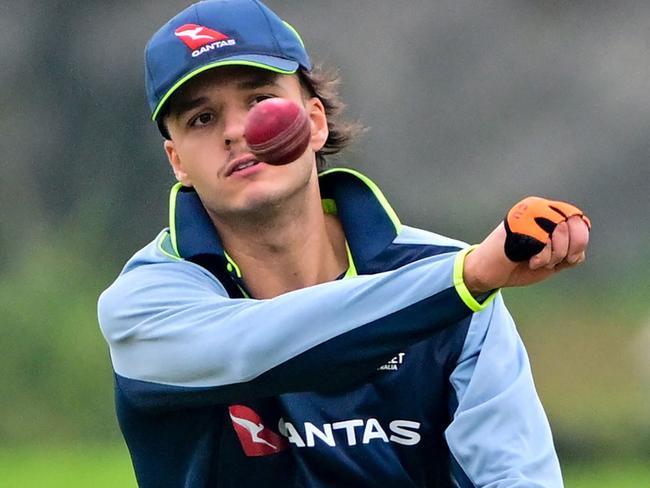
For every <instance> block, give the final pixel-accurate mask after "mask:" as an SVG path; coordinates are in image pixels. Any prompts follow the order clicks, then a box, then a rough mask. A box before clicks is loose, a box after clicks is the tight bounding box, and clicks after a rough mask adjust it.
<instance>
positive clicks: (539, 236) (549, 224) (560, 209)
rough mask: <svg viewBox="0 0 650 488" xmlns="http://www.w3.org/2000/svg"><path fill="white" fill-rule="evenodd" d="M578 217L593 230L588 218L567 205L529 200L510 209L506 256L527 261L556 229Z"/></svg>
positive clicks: (538, 250) (507, 223) (539, 199)
mask: <svg viewBox="0 0 650 488" xmlns="http://www.w3.org/2000/svg"><path fill="white" fill-rule="evenodd" d="M574 215H579V216H580V217H582V219H583V220H584V221H585V223H586V224H587V227H589V229H591V222H590V221H589V218H588V217H587V216H586V215H585V214H584V213H583V212H582V210H580V209H579V208H578V207H574V206H573V205H571V204H569V203H565V202H559V201H553V200H547V199H545V198H540V197H527V198H524V199H523V200H522V201H521V202H519V203H518V204H516V205H515V206H514V207H512V208H511V209H510V211H509V212H508V215H506V218H505V219H504V221H503V223H504V225H505V228H506V242H505V253H506V256H507V257H508V259H510V260H511V261H514V262H520V261H527V260H528V259H530V258H532V257H533V256H534V255H535V254H537V253H539V252H540V251H541V250H542V249H544V246H546V244H547V243H548V242H549V239H550V238H551V234H552V233H553V231H554V230H555V227H556V226H557V225H558V224H559V223H561V222H564V221H566V220H567V219H568V218H569V217H573V216H574Z"/></svg>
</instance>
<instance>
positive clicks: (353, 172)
mask: <svg viewBox="0 0 650 488" xmlns="http://www.w3.org/2000/svg"><path fill="white" fill-rule="evenodd" d="M337 172H339V173H341V172H342V173H350V174H351V175H354V176H356V177H357V178H359V179H360V180H361V181H363V182H364V183H365V184H366V185H367V186H368V188H370V189H371V190H372V192H373V193H374V194H375V197H376V198H377V200H379V203H381V206H382V207H384V210H385V211H386V213H387V214H388V217H389V218H390V220H391V222H393V225H394V226H395V231H396V232H397V233H398V234H399V233H400V232H401V230H402V223H401V222H400V221H399V217H397V214H396V213H395V210H393V207H391V206H390V203H388V200H386V197H385V196H384V194H383V193H382V192H381V190H380V189H379V187H378V186H377V185H376V184H375V183H374V182H373V181H372V180H371V179H370V178H368V177H367V176H365V175H363V174H361V173H359V172H358V171H356V170H354V169H350V168H332V169H328V170H326V171H323V172H322V173H320V174H319V176H325V175H328V174H331V173H337Z"/></svg>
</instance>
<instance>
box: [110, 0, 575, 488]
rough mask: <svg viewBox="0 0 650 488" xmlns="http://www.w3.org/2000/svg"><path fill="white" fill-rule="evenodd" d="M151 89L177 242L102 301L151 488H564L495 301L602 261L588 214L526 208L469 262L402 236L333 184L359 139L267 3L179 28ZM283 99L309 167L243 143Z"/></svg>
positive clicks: (150, 49)
mask: <svg viewBox="0 0 650 488" xmlns="http://www.w3.org/2000/svg"><path fill="white" fill-rule="evenodd" d="M146 76H147V94H148V97H149V102H150V106H151V109H152V112H153V119H154V120H155V121H157V122H158V124H159V127H160V128H161V131H162V133H163V135H164V136H165V139H166V140H165V142H164V148H165V152H166V154H167V157H168V159H169V162H170V163H171V166H172V168H173V171H174V174H175V176H176V178H177V179H178V181H179V183H178V184H177V185H176V186H175V187H174V188H173V189H172V192H171V198H170V226H169V228H168V229H165V230H163V232H162V233H161V234H160V235H159V236H158V237H157V238H156V239H155V240H154V241H153V242H152V243H151V244H149V245H148V246H146V247H145V248H144V249H142V250H141V251H139V252H138V253H137V254H136V255H135V256H134V257H133V258H132V259H131V260H129V262H128V263H127V265H126V266H125V268H124V270H123V271H122V273H121V274H120V276H119V277H118V278H117V280H116V281H115V282H114V283H113V284H112V285H111V286H110V287H109V288H108V289H107V290H106V291H105V292H104V293H103V294H102V296H101V297H100V301H99V321H100V325H101V328H102V331H103V333H104V335H105V337H106V339H107V341H108V343H109V346H110V352H111V359H112V363H113V368H114V371H115V379H116V409H117V415H118V419H119V422H120V427H121V429H122V432H123V434H124V437H125V439H126V442H127V445H128V447H129V450H130V453H131V457H132V460H133V463H134V467H135V472H136V476H137V478H138V482H139V484H140V486H143V487H181V486H185V487H209V486H219V487H227V486H232V487H259V486H265V487H266V486H282V487H286V486H302V487H406V486H413V487H424V486H428V487H447V486H462V487H465V486H471V487H474V486H491V487H498V486H508V487H515V486H517V487H524V486H525V487H545V488H549V487H558V486H561V485H562V480H561V475H560V470H559V465H558V461H557V457H556V455H555V451H554V448H553V443H552V438H551V433H550V429H549V426H548V422H547V420H546V417H545V414H544V412H543V410H542V407H541V405H540V402H539V400H538V397H537V394H536V392H535V389H534V386H533V382H532V378H531V373H530V368H529V364H528V360H527V357H526V353H525V350H524V348H523V345H522V343H521V341H520V339H519V337H518V335H517V332H516V330H515V327H514V324H513V322H512V320H511V318H510V316H509V314H508V312H507V310H506V309H505V307H504V305H503V301H502V299H501V297H500V296H499V294H498V293H496V292H494V291H493V290H495V289H498V288H500V287H505V286H516V285H526V284H530V283H534V282H536V281H540V280H542V279H544V278H546V277H548V276H549V275H551V274H553V273H554V272H556V271H557V270H559V269H561V268H563V267H569V266H573V265H575V264H577V263H579V262H581V261H582V260H583V259H584V251H585V249H586V246H587V241H588V224H587V222H588V221H587V220H586V218H585V217H583V216H582V214H581V212H580V211H579V210H578V209H575V207H571V206H569V205H567V204H562V203H559V202H548V201H546V200H543V199H538V200H526V201H525V202H524V203H523V204H522V205H520V206H518V207H516V208H515V209H514V210H513V211H511V212H510V213H509V215H508V218H507V220H506V223H507V225H505V226H504V224H502V225H500V226H498V227H497V228H496V229H495V231H494V232H493V233H492V234H490V236H488V237H487V238H486V239H485V241H484V242H483V243H481V244H480V245H479V246H477V247H475V248H468V247H467V246H466V245H464V244H463V243H460V242H458V241H454V240H451V239H448V238H444V237H442V236H439V235H437V234H433V233H429V232H426V231H422V230H418V229H414V228H411V227H407V226H404V225H402V224H401V223H400V222H399V220H398V218H397V216H396V214H395V212H394V211H393V210H392V209H391V207H390V205H389V204H388V202H387V201H386V199H385V198H384V196H383V195H382V194H381V192H380V190H379V189H378V188H377V187H376V186H375V184H374V183H372V182H371V181H370V180H369V179H368V178H366V177H365V176H363V175H360V174H359V173H358V172H356V171H353V170H348V169H333V170H327V171H323V172H321V173H320V175H319V173H318V169H322V168H320V167H321V166H322V163H323V161H324V159H323V156H324V155H325V154H328V153H332V152H336V151H337V150H339V149H340V148H341V147H342V146H343V145H345V142H346V140H347V139H348V137H349V132H346V129H345V127H344V126H341V125H340V124H339V123H338V122H337V120H336V117H335V115H336V114H335V111H336V107H337V99H336V97H335V96H334V95H333V94H332V93H331V90H330V88H331V87H330V85H329V84H328V82H327V81H324V80H323V79H322V76H321V75H320V74H319V73H318V72H317V71H316V70H312V68H311V63H310V60H309V58H308V56H307V53H306V51H305V49H304V46H303V44H302V41H301V40H300V37H299V36H298V34H297V33H296V31H295V30H294V29H293V28H292V27H291V26H290V25H288V24H286V23H285V22H283V21H282V20H280V19H279V18H278V17H277V16H276V15H275V14H274V13H273V12H271V11H270V10H269V9H268V8H266V7H265V6H264V5H262V4H261V3H260V2H258V1H254V0H229V1H225V0H224V1H206V2H201V3H199V4H196V5H194V6H191V7H189V8H188V9H186V10H184V11H183V12H181V13H180V14H178V15H177V16H176V17H174V18H173V19H172V20H171V21H170V22H169V23H168V24H166V25H165V26H163V27H162V28H161V29H160V30H159V31H158V32H157V33H156V34H155V35H154V36H153V38H152V39H151V41H150V42H149V44H148V45H147V48H146ZM328 92H329V93H328ZM269 97H282V98H287V99H291V100H293V101H295V102H297V103H299V104H300V105H302V106H303V107H304V108H305V110H306V112H307V114H308V116H309V120H310V126H311V138H310V145H309V147H308V149H307V150H306V151H305V153H304V154H302V155H301V156H300V157H299V158H298V159H297V160H296V161H293V162H291V163H290V164H286V165H282V166H272V165H269V164H266V163H264V162H263V161H258V160H256V159H255V158H254V157H253V156H252V154H251V153H250V151H249V149H248V148H247V146H246V143H245V140H244V138H243V127H244V121H245V118H246V115H247V113H248V111H249V110H250V108H251V107H252V106H254V105H255V104H256V103H259V102H260V101H261V100H264V99H266V98H269ZM554 209H555V210H554ZM558 212H561V213H562V215H560V213H558ZM535 218H537V221H535ZM540 218H541V219H540ZM522 222H528V225H527V226H526V225H525V224H522ZM536 222H537V223H541V225H542V226H543V227H545V229H546V231H543V230H542V229H540V228H539V226H538V225H537V224H536ZM551 224H552V225H551ZM555 224H557V225H555ZM540 232H541V233H542V237H541V238H540V237H539V233H540ZM547 233H551V235H550V237H549V236H548V235H547ZM528 236H531V237H528ZM535 236H537V237H538V240H535V239H533V237H535ZM539 239H543V240H544V241H545V245H544V243H542V244H541V246H540V247H539V248H537V249H531V248H530V246H531V243H533V244H534V243H537V244H539ZM542 248H543V249H542ZM540 249H541V251H540ZM506 251H507V253H508V256H510V257H511V258H513V259H517V260H521V259H524V258H526V259H525V261H523V262H513V261H511V260H510V259H509V258H508V257H507V256H506ZM535 253H537V254H535ZM533 254H535V255H533ZM531 256H532V257H531ZM528 258H529V259H528Z"/></svg>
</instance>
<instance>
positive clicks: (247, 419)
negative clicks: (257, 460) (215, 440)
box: [228, 405, 289, 456]
mask: <svg viewBox="0 0 650 488" xmlns="http://www.w3.org/2000/svg"><path fill="white" fill-rule="evenodd" d="M228 413H229V414H230V420H231V421H232V426H233V428H234V429H235V433H236V434H237V437H238V438H239V442H240V443H241V446H242V449H243V450H244V453H245V454H246V455H247V456H268V455H270V454H276V453H278V452H281V451H284V450H285V449H287V448H288V447H289V444H288V442H287V440H286V439H285V438H284V437H282V436H280V435H279V434H276V433H275V432H273V431H272V430H270V429H268V428H266V427H265V426H264V423H263V422H262V419H261V418H260V416H259V415H258V414H257V413H256V412H255V411H254V410H252V409H251V408H248V407H246V406H244V405H231V406H229V407H228Z"/></svg>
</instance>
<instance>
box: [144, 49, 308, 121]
mask: <svg viewBox="0 0 650 488" xmlns="http://www.w3.org/2000/svg"><path fill="white" fill-rule="evenodd" d="M233 65H235V66H252V67H254V68H261V69H265V70H269V71H274V72H276V73H281V74H285V75H290V74H293V73H295V72H296V71H298V67H299V64H298V63H297V62H295V61H290V60H288V59H283V58H276V57H274V56H264V55H261V54H246V55H244V54H242V55H239V56H231V57H229V58H224V59H220V60H219V61H215V62H213V63H207V64H205V65H203V66H201V67H199V68H196V69H195V70H194V71H190V72H189V73H187V74H186V75H185V76H183V77H182V78H181V79H180V80H178V81H177V82H176V83H175V84H174V85H173V86H172V87H171V88H170V89H169V90H167V93H165V95H164V96H163V97H162V98H161V99H160V101H159V102H158V105H156V109H155V110H154V111H153V114H152V115H151V119H152V120H154V121H155V120H156V118H157V117H158V114H159V113H160V109H161V108H162V107H163V105H164V104H165V102H167V100H168V99H169V97H171V96H172V94H173V93H174V92H175V91H176V90H178V89H179V88H180V87H181V86H183V85H184V84H185V83H187V82H188V81H189V80H191V79H192V78H194V77H195V76H196V75H199V74H201V73H203V72H204V71H207V70H209V69H212V68H218V67H220V66H233Z"/></svg>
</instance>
